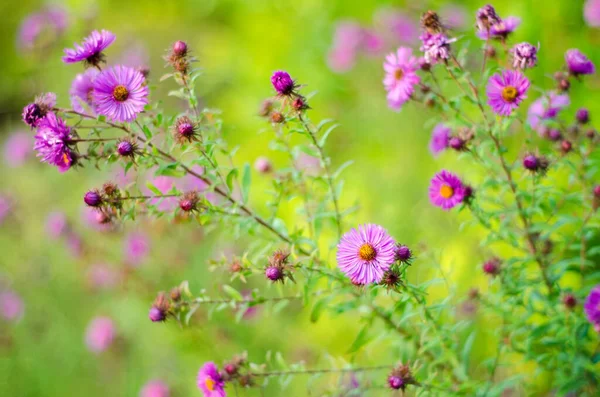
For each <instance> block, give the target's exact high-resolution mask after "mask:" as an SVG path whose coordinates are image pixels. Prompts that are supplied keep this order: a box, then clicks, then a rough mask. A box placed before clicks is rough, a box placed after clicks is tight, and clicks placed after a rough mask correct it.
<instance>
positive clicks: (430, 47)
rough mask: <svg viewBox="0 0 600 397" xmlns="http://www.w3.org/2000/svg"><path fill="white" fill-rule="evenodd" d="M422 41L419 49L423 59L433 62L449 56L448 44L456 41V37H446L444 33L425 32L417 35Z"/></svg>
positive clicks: (443, 59)
mask: <svg viewBox="0 0 600 397" xmlns="http://www.w3.org/2000/svg"><path fill="white" fill-rule="evenodd" d="M419 38H420V39H421V42H422V44H423V45H422V46H421V51H423V57H424V58H425V61H427V63H430V64H435V63H438V62H440V61H445V60H447V59H448V58H450V44H451V43H454V42H455V41H456V38H452V39H450V38H448V36H446V35H445V34H444V33H435V34H431V33H429V32H425V33H423V34H422V35H421V37H419Z"/></svg>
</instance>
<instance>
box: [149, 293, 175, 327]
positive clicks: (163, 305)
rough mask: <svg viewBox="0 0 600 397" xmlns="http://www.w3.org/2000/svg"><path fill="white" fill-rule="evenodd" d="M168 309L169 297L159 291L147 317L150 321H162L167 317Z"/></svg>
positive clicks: (169, 306) (169, 307)
mask: <svg viewBox="0 0 600 397" xmlns="http://www.w3.org/2000/svg"><path fill="white" fill-rule="evenodd" d="M170 310H171V302H170V301H169V298H167V295H166V294H165V293H164V292H159V293H158V295H157V297H156V299H155V300H154V303H153V304H152V307H151V308H150V312H149V313H148V317H149V318H150V320H152V322H155V323H156V322H163V321H165V320H166V319H167V316H168V315H169V312H170Z"/></svg>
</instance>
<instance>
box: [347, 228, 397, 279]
mask: <svg viewBox="0 0 600 397" xmlns="http://www.w3.org/2000/svg"><path fill="white" fill-rule="evenodd" d="M395 247H396V242H395V241H394V239H393V238H392V237H391V236H390V235H389V234H388V232H387V231H386V230H385V229H384V228H383V227H381V226H379V225H374V224H366V225H359V226H358V229H351V230H350V231H349V232H347V233H346V234H344V235H343V236H342V239H341V240H340V243H339V244H338V246H337V254H336V258H337V263H338V267H339V268H340V270H341V271H342V272H344V273H345V274H346V275H347V276H348V277H349V278H350V280H352V282H353V283H355V284H371V283H378V282H379V281H381V278H382V277H383V274H384V273H385V272H386V271H387V270H388V269H389V268H390V265H391V264H393V263H394V261H395V257H396V248H395Z"/></svg>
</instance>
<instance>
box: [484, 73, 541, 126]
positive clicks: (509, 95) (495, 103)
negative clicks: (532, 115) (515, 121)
mask: <svg viewBox="0 0 600 397" xmlns="http://www.w3.org/2000/svg"><path fill="white" fill-rule="evenodd" d="M530 84H531V83H530V82H529V80H528V79H527V77H525V75H524V74H523V73H521V72H520V71H518V70H505V71H503V72H502V74H495V75H493V76H491V77H490V79H489V80H488V85H487V95H488V105H490V106H491V107H492V110H493V111H494V112H495V113H496V114H499V115H500V116H510V114H511V113H512V112H513V110H515V109H516V108H518V107H519V104H520V103H521V102H522V101H523V99H525V98H527V90H528V89H529V86H530Z"/></svg>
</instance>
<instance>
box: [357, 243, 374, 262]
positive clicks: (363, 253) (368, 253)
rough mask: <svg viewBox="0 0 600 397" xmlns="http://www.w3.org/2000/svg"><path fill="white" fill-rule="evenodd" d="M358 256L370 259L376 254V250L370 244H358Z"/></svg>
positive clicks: (364, 259)
mask: <svg viewBox="0 0 600 397" xmlns="http://www.w3.org/2000/svg"><path fill="white" fill-rule="evenodd" d="M358 256H359V257H360V259H362V260H363V261H372V260H373V259H375V257H376V256H377V252H376V251H375V248H373V246H372V245H371V244H369V243H364V244H363V245H361V246H360V249H359V250H358Z"/></svg>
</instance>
